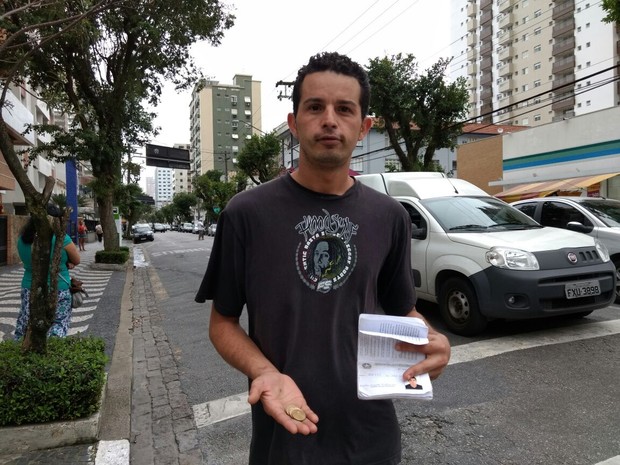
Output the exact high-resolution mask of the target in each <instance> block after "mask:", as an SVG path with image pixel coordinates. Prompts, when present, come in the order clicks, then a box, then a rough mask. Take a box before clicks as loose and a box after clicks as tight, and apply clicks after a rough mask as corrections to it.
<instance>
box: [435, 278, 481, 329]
mask: <svg viewBox="0 0 620 465" xmlns="http://www.w3.org/2000/svg"><path fill="white" fill-rule="evenodd" d="M439 312H440V313H441V317H442V318H443V320H444V322H445V323H446V325H447V326H448V328H449V329H450V331H452V332H453V333H455V334H460V335H462V336H475V335H476V334H479V333H481V332H482V331H483V330H484V329H485V328H486V327H487V319H486V318H485V317H484V316H483V315H482V313H480V309H479V305H478V298H477V297H476V292H475V291H474V289H473V288H472V286H471V284H469V282H468V281H467V280H465V279H463V278H449V279H447V280H446V281H445V282H444V283H443V284H442V285H441V287H440V288H439Z"/></svg>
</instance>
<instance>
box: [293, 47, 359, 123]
mask: <svg viewBox="0 0 620 465" xmlns="http://www.w3.org/2000/svg"><path fill="white" fill-rule="evenodd" d="M320 71H333V72H334V73H338V74H343V75H345V76H351V77H353V78H355V79H357V82H359V85H360V88H361V92H360V102H359V103H360V106H361V108H362V118H364V117H365V116H366V115H367V114H368V105H369V102H370V82H369V81H368V74H367V73H366V71H365V70H364V68H362V67H361V66H360V65H359V64H358V63H356V62H354V61H353V60H351V59H350V58H349V57H348V56H346V55H341V54H339V53H336V52H323V53H319V54H317V55H314V56H313V57H310V60H309V61H308V64H307V65H304V66H302V67H301V68H300V69H299V71H298V73H297V79H295V85H294V86H293V114H295V115H297V110H299V100H300V99H301V85H302V84H303V82H304V79H305V78H306V76H307V75H308V74H312V73H318V72H320Z"/></svg>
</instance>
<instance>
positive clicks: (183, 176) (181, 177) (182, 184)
mask: <svg viewBox="0 0 620 465" xmlns="http://www.w3.org/2000/svg"><path fill="white" fill-rule="evenodd" d="M173 147H174V148H175V149H184V150H190V145H189V144H174V145H173ZM178 192H192V176H191V173H190V170H180V169H175V170H173V171H172V196H173V197H174V194H176V193H178Z"/></svg>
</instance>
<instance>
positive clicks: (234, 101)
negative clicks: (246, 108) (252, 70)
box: [230, 95, 237, 105]
mask: <svg viewBox="0 0 620 465" xmlns="http://www.w3.org/2000/svg"><path fill="white" fill-rule="evenodd" d="M230 103H231V104H232V105H237V96H236V95H231V96H230Z"/></svg>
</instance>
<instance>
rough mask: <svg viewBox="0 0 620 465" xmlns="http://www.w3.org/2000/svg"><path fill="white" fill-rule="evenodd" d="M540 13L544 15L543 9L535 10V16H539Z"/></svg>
mask: <svg viewBox="0 0 620 465" xmlns="http://www.w3.org/2000/svg"><path fill="white" fill-rule="evenodd" d="M540 15H542V11H541V10H536V11H535V12H534V18H538V17H539V16H540Z"/></svg>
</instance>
